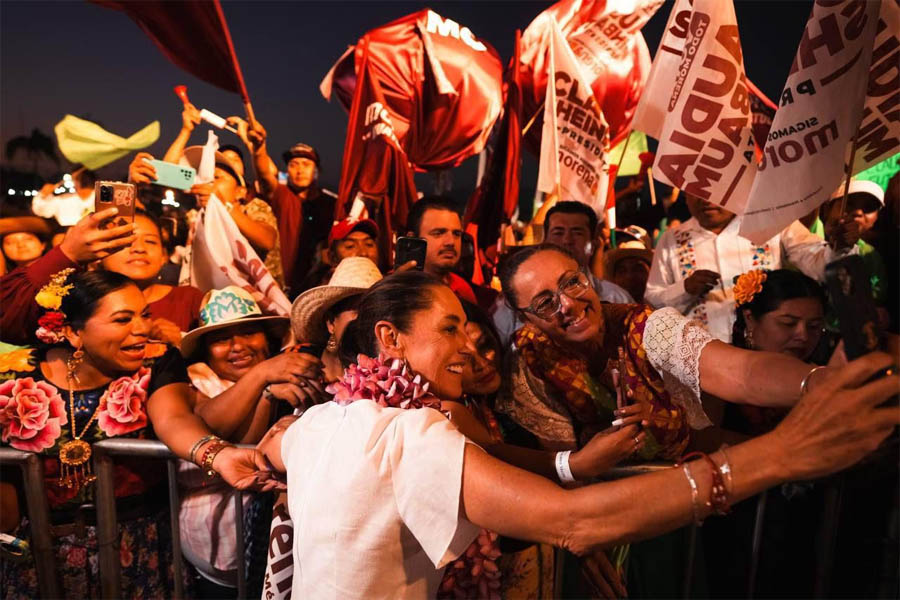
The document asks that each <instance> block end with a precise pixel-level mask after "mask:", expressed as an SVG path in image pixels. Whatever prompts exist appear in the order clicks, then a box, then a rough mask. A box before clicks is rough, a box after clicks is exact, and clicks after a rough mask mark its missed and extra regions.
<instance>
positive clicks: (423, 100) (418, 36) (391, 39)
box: [320, 9, 503, 169]
mask: <svg viewBox="0 0 900 600" xmlns="http://www.w3.org/2000/svg"><path fill="white" fill-rule="evenodd" d="M364 39H365V40H367V43H368V52H369V58H368V64H369V77H371V78H372V83H373V85H375V86H377V87H378V88H380V90H381V92H382V93H383V97H384V103H383V105H384V109H385V110H386V111H387V113H388V115H389V117H390V120H391V123H392V124H393V131H394V133H395V135H396V137H397V140H398V141H399V143H400V147H401V148H402V149H403V151H404V152H405V153H406V155H407V156H408V157H409V161H410V162H411V163H412V164H413V165H415V166H416V167H417V168H420V169H446V168H449V167H455V166H457V165H459V164H460V163H461V162H462V161H463V160H465V159H466V158H469V157H470V156H473V155H475V154H477V153H479V152H481V151H482V149H484V145H485V142H486V141H487V138H488V135H489V134H490V131H491V128H492V127H493V125H494V122H495V121H496V120H497V117H499V116H500V109H501V106H502V103H503V92H502V87H501V76H502V73H503V65H502V63H501V62H500V57H499V55H498V54H497V52H496V50H494V49H493V48H492V47H491V46H490V45H488V44H487V43H486V42H484V41H481V40H478V39H477V38H476V37H475V35H474V34H473V33H472V32H471V30H469V28H468V27H464V26H462V25H460V24H459V23H456V22H455V21H452V20H450V19H444V18H442V17H441V16H440V15H438V14H437V13H436V12H434V11H433V10H429V9H425V10H422V11H419V12H417V13H413V14H411V15H407V16H405V17H403V18H401V19H398V20H396V21H394V22H392V23H389V24H387V25H384V26H382V27H378V28H376V29H373V30H371V31H369V32H368V33H366V35H365V36H364ZM359 57H360V52H359V48H358V47H357V49H356V52H347V53H345V54H344V55H343V56H342V57H341V58H340V59H338V62H337V63H335V65H334V67H332V69H331V71H329V73H328V75H326V77H325V79H324V80H323V81H322V86H321V88H320V89H321V90H322V94H323V95H324V96H325V98H330V96H331V93H332V90H334V92H335V94H336V95H337V96H338V99H339V100H340V101H341V103H343V104H344V106H345V107H348V100H349V98H351V97H352V96H353V91H354V88H355V86H356V80H357V79H358V78H359V72H360V68H359V65H360V60H359ZM354 60H355V64H356V68H355V69H354V68H353V65H354ZM354 71H355V73H356V77H354V76H353V73H354Z"/></svg>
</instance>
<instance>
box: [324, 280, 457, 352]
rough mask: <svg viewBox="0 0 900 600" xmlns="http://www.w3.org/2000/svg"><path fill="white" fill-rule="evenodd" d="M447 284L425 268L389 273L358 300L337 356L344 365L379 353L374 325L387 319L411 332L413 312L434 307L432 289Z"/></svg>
mask: <svg viewBox="0 0 900 600" xmlns="http://www.w3.org/2000/svg"><path fill="white" fill-rule="evenodd" d="M441 285H444V284H443V283H442V282H441V281H440V280H438V279H436V278H435V277H432V276H431V275H429V274H428V273H425V272H423V271H416V270H413V271H404V272H401V273H393V274H391V275H388V276H387V277H385V278H384V279H382V280H381V281H379V282H378V283H376V284H375V285H373V286H372V287H371V288H369V289H368V290H367V291H366V292H365V293H364V294H363V295H362V297H361V298H360V299H359V304H358V305H357V307H356V311H357V317H356V319H354V320H353V321H350V323H348V324H347V328H346V329H345V330H344V335H343V336H342V337H341V345H340V348H339V349H338V355H339V356H340V358H341V363H342V364H343V365H344V366H347V365H350V364H353V363H355V362H356V356H357V355H358V354H365V355H366V356H370V357H373V358H374V357H376V356H378V343H377V340H376V339H375V324H376V323H378V321H388V322H390V323H393V324H394V326H395V327H396V328H397V329H399V330H400V331H402V332H407V331H409V328H410V326H411V325H412V319H413V315H414V314H415V313H417V312H419V311H422V310H425V309H426V308H428V307H429V306H431V302H432V288H434V287H437V286H441Z"/></svg>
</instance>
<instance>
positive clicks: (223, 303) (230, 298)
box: [181, 285, 290, 358]
mask: <svg viewBox="0 0 900 600" xmlns="http://www.w3.org/2000/svg"><path fill="white" fill-rule="evenodd" d="M254 321H265V322H266V325H269V326H271V327H273V328H274V329H275V333H276V334H277V335H279V336H280V335H283V334H284V332H285V331H286V330H287V326H288V322H289V321H290V319H289V318H288V317H279V316H265V315H263V314H262V311H261V310H260V309H259V305H258V304H257V303H256V300H254V299H253V296H251V295H250V293H249V292H248V291H247V290H244V289H242V288H239V287H238V286H236V285H229V286H228V287H226V288H222V289H221V290H210V291H208V292H207V293H206V295H205V296H204V297H203V302H202V303H201V304H200V327H197V328H196V329H192V330H191V331H189V332H187V333H186V334H185V336H184V337H183V338H181V354H182V355H183V356H184V357H185V358H191V356H192V355H193V354H194V352H195V351H196V350H197V344H198V343H199V341H200V338H202V337H203V335H204V334H207V333H209V332H211V331H216V330H218V329H222V328H225V327H232V326H235V325H243V324H245V323H250V322H254Z"/></svg>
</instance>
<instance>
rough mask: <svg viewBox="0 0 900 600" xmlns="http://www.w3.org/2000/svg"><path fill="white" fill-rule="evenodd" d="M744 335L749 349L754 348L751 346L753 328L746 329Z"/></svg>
mask: <svg viewBox="0 0 900 600" xmlns="http://www.w3.org/2000/svg"><path fill="white" fill-rule="evenodd" d="M744 337H745V338H746V339H747V347H748V348H749V349H750V350H754V349H755V348H754V346H753V330H752V329H747V335H746V336H744Z"/></svg>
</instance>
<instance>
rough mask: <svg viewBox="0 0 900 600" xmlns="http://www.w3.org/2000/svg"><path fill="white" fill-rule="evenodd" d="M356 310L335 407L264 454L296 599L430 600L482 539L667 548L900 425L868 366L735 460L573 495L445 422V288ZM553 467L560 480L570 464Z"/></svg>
mask: <svg viewBox="0 0 900 600" xmlns="http://www.w3.org/2000/svg"><path fill="white" fill-rule="evenodd" d="M358 311H359V316H358V317H357V319H356V320H355V321H353V322H352V323H351V324H350V325H349V326H348V329H347V331H346V332H345V334H344V340H343V341H342V344H341V350H342V355H343V356H345V357H346V356H354V355H355V356H358V359H357V361H358V362H357V363H356V364H355V365H351V366H350V367H348V369H347V371H346V372H345V375H344V379H343V380H342V381H341V382H340V383H339V384H336V385H335V386H332V390H333V391H334V394H335V401H334V402H329V403H325V404H322V405H319V406H316V407H313V408H311V409H309V410H308V411H306V413H305V414H304V415H303V417H301V418H300V419H299V420H296V421H295V422H294V423H293V424H291V425H288V424H287V422H285V421H282V422H281V423H280V424H279V425H278V426H276V427H275V428H273V430H271V431H270V434H267V436H266V437H265V438H264V439H263V442H261V449H262V450H264V452H265V453H266V455H267V456H268V457H269V459H270V460H271V461H272V463H273V464H274V466H275V467H276V468H279V469H281V468H284V469H285V470H286V472H287V478H288V504H289V507H290V513H291V516H292V518H293V520H294V528H295V532H296V535H295V536H294V552H293V554H294V578H293V590H292V595H293V596H294V597H298V598H300V597H342V598H387V597H391V598H396V597H404V598H429V597H433V596H434V595H435V593H436V591H437V586H438V584H439V582H440V578H441V574H442V571H441V569H442V568H443V567H444V566H446V565H447V564H448V563H450V562H451V561H453V560H455V559H456V558H457V557H458V556H459V555H460V553H462V552H464V551H465V550H466V548H467V546H468V545H469V544H470V542H472V541H473V539H475V537H476V536H477V535H478V534H479V528H480V527H483V528H487V529H490V530H491V531H495V532H498V533H500V534H502V535H508V536H511V537H516V538H519V539H526V540H533V541H537V542H543V543H550V544H555V545H558V546H562V547H564V548H566V549H568V550H570V551H572V552H575V553H577V554H584V553H586V552H589V551H592V550H595V549H598V548H603V547H608V546H611V545H615V544H621V543H625V542H628V541H632V540H636V539H641V538H646V537H651V536H654V535H658V534H660V533H662V532H664V531H668V530H671V529H674V528H676V527H679V526H681V525H684V524H686V523H689V522H690V521H691V520H692V519H693V520H695V521H700V520H702V519H704V518H706V517H707V516H708V515H710V514H711V513H713V512H717V513H725V512H727V510H728V507H729V505H730V504H731V503H733V502H737V501H739V500H741V499H744V498H746V497H748V496H750V495H752V494H755V493H757V492H759V491H760V490H762V489H765V488H767V487H769V486H771V485H775V484H777V483H780V482H782V481H785V480H787V479H801V478H809V477H816V476H819V475H823V474H825V473H828V472H831V471H834V470H837V469H840V468H843V467H846V466H849V465H851V464H853V463H854V462H855V461H857V460H859V459H860V458H861V457H862V456H864V455H865V454H866V453H867V452H869V451H871V450H872V449H873V448H874V447H876V446H877V445H878V444H879V443H880V442H881V440H883V439H884V438H885V437H886V436H887V435H889V434H890V432H891V431H893V428H894V427H895V426H896V424H897V415H896V414H895V413H896V411H894V410H893V409H887V408H884V409H879V408H875V406H876V405H877V404H878V403H879V402H883V401H884V400H885V399H887V398H888V397H889V396H890V395H892V394H894V393H896V390H897V388H898V384H900V377H898V376H896V375H894V376H890V377H885V378H881V379H878V380H877V381H874V382H872V383H869V384H867V385H862V382H864V381H866V380H867V379H868V378H869V377H871V376H872V375H874V374H875V373H876V372H877V371H879V370H880V369H883V368H885V367H887V366H889V365H891V364H892V359H891V358H890V357H888V356H886V355H884V354H873V355H870V356H868V357H865V358H863V359H860V360H858V361H856V362H854V363H851V364H850V365H848V366H847V367H845V368H844V369H841V370H839V371H837V372H836V373H834V374H833V375H832V376H830V377H827V378H825V379H824V380H823V381H821V382H817V384H816V385H815V386H812V387H811V389H810V393H809V394H808V395H806V396H805V397H804V398H803V399H802V400H801V401H800V402H799V403H798V405H797V406H796V407H795V409H794V411H793V412H792V413H791V415H790V416H789V417H788V418H787V419H785V420H784V421H783V422H782V423H781V424H780V425H779V427H778V428H776V430H775V431H773V432H772V433H770V434H767V435H764V436H761V437H760V438H757V439H754V440H751V441H748V442H746V443H744V444H741V445H739V446H735V447H733V448H729V449H728V451H727V453H724V452H718V453H716V454H713V455H712V456H710V457H703V458H701V459H700V460H697V461H694V462H691V463H687V464H685V465H684V466H682V467H679V468H674V469H669V470H666V471H663V472H657V473H653V474H649V475H643V476H638V477H632V478H629V479H627V480H623V481H616V482H611V483H603V484H597V485H589V486H585V487H581V488H578V489H573V490H564V489H562V488H560V487H559V486H557V485H556V484H554V483H553V482H551V481H549V480H547V479H545V478H542V477H540V476H538V475H535V474H532V473H528V472H526V471H523V470H520V469H517V468H516V467H513V466H510V465H508V464H506V463H503V462H501V461H499V460H497V459H495V458H492V457H491V456H489V455H488V454H487V453H485V452H484V451H483V450H481V449H480V448H479V447H478V446H476V445H474V444H472V443H469V442H467V440H466V438H465V437H464V436H463V435H462V434H461V433H460V432H459V431H458V430H457V429H456V428H455V427H454V425H453V424H452V422H450V421H448V420H447V418H446V417H445V416H444V415H443V414H442V413H441V412H439V410H436V409H437V408H440V402H441V400H444V399H446V400H455V399H458V398H459V397H460V396H461V394H462V373H463V370H464V368H465V363H466V361H467V360H469V354H470V353H471V342H470V340H469V338H468V336H467V335H466V333H465V325H466V317H465V313H464V312H463V310H462V306H461V305H460V303H459V300H458V299H457V298H456V296H455V295H454V294H453V293H452V291H451V290H450V289H449V288H448V287H446V286H445V285H443V284H441V283H440V282H438V281H436V280H434V279H432V278H431V277H429V276H427V275H424V274H422V273H418V272H408V273H399V274H394V275H392V276H389V277H387V278H385V279H384V280H383V281H382V282H380V283H378V284H376V285H375V286H373V287H372V289H370V290H369V291H368V292H367V293H366V294H365V295H364V296H363V297H362V299H361V300H360V304H359V306H358ZM860 386H862V387H860ZM838 393H840V394H841V398H842V402H833V401H832V397H833V396H835V395H836V394H838ZM851 415H852V418H850V416H851ZM559 463H560V468H559V470H560V471H562V472H563V473H566V471H567V467H568V465H567V464H566V461H565V456H563V457H561V458H560V459H559ZM566 476H571V473H566ZM483 568H487V569H490V568H491V567H490V566H488V565H487V563H484V564H483Z"/></svg>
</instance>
